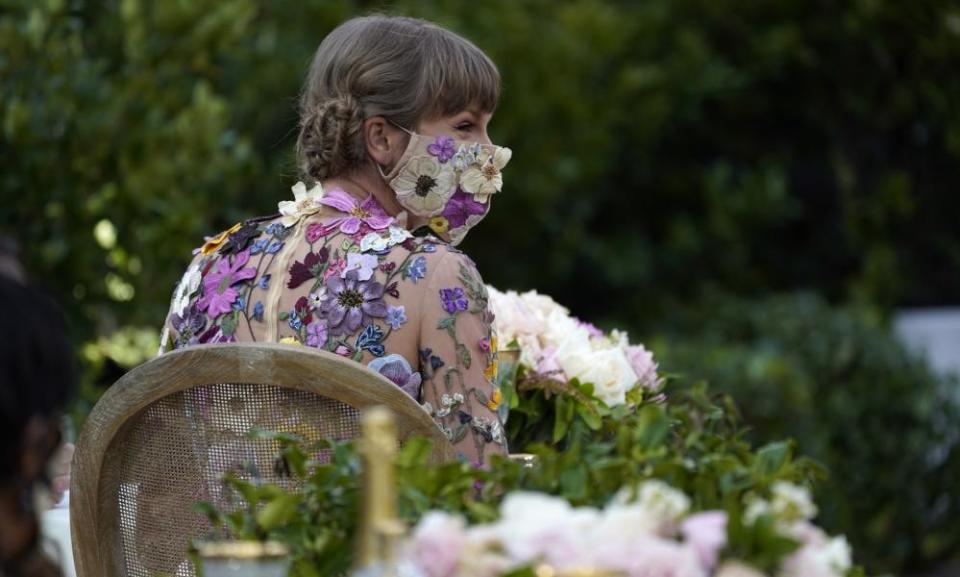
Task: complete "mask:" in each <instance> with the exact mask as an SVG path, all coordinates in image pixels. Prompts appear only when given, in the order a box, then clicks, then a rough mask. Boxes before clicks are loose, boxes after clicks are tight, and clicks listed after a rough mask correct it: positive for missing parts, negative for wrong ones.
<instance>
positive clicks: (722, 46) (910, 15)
mask: <svg viewBox="0 0 960 577" xmlns="http://www.w3.org/2000/svg"><path fill="white" fill-rule="evenodd" d="M370 11H386V12H388V13H399V14H407V15H413V16H419V17H423V18H427V19H430V20H434V21H437V22H439V23H441V24H443V25H446V26H448V27H450V28H452V29H454V30H456V31H458V32H460V33H462V34H464V35H466V36H467V37H469V38H471V39H472V40H473V41H474V42H476V43H477V44H478V45H479V46H480V47H481V48H483V49H484V50H486V51H487V52H488V53H489V54H490V55H491V56H492V57H493V59H494V60H495V61H497V62H498V63H499V65H500V67H501V70H502V73H503V77H504V91H503V101H502V104H501V107H500V109H499V110H498V112H497V114H496V116H495V118H494V122H493V124H492V126H491V133H492V136H493V139H494V141H495V142H497V143H499V144H503V145H507V146H510V147H511V148H513V150H514V159H513V161H512V162H511V165H510V167H509V169H508V171H507V173H506V188H505V191H504V193H503V194H502V195H499V196H498V197H497V203H496V208H495V210H494V212H493V213H492V215H491V216H490V217H489V218H488V219H487V220H486V221H484V224H483V225H482V226H481V227H479V228H478V229H477V230H476V231H475V232H472V233H471V236H470V237H469V239H468V240H467V241H466V242H465V243H464V246H463V248H464V249H465V250H466V252H468V254H470V255H472V256H474V258H475V260H476V261H477V262H478V264H479V266H480V270H481V271H482V273H483V274H484V276H485V279H486V280H487V281H488V282H490V283H492V284H494V285H496V286H498V287H500V288H514V289H531V288H535V289H537V290H539V291H541V292H545V293H547V294H550V295H552V296H554V297H555V298H556V299H557V300H559V301H560V302H561V303H563V304H565V305H567V306H569V307H570V308H571V309H572V310H573V311H574V313H575V314H577V315H578V316H580V317H582V318H584V319H588V320H591V321H593V322H595V323H597V324H599V325H601V326H603V327H605V328H612V327H622V328H626V329H629V330H630V331H631V334H632V336H633V338H634V340H640V341H643V342H646V343H647V344H648V346H651V347H652V348H653V349H654V351H655V352H656V354H657V356H658V359H659V360H660V362H661V367H662V369H663V370H664V371H666V372H668V373H674V374H680V375H682V376H683V377H684V378H686V379H690V380H698V379H706V380H708V381H709V382H710V385H711V387H712V388H713V389H714V390H717V391H725V392H730V393H732V394H733V395H734V397H735V398H736V399H737V401H738V403H739V405H740V407H741V410H742V411H743V413H744V415H745V417H746V419H747V422H749V423H750V424H751V425H752V429H751V430H750V431H748V432H747V434H748V435H749V436H750V437H752V438H754V439H756V440H757V441H762V440H771V439H774V438H779V437H782V436H792V437H793V438H795V439H796V442H797V448H798V450H799V451H800V452H803V453H805V454H808V455H810V456H813V457H815V458H816V459H818V460H820V461H821V462H822V463H824V464H825V465H826V466H827V467H828V468H829V470H830V472H831V477H830V480H829V481H827V482H826V483H823V484H822V485H821V487H820V489H819V494H818V496H817V497H818V502H820V503H821V504H822V509H821V516H820V522H821V523H822V524H823V526H824V527H825V528H826V529H827V530H828V532H830V533H845V534H847V536H848V537H849V538H850V540H851V541H852V543H853V545H854V548H855V553H856V557H857V561H858V562H860V563H862V564H864V565H865V566H866V567H867V568H868V569H869V570H871V571H872V572H874V573H884V572H889V573H898V574H931V573H932V572H934V571H937V570H940V571H944V570H945V569H943V568H944V567H947V566H948V565H949V564H950V562H951V557H953V556H955V555H956V554H957V551H960V444H958V443H960V408H958V401H957V399H958V396H960V393H958V390H960V389H958V387H960V385H958V383H957V381H956V379H955V378H953V377H951V376H949V375H946V374H943V373H939V372H935V371H933V370H931V368H930V367H929V365H928V363H927V362H926V361H925V360H924V358H922V357H921V356H919V355H918V354H916V353H914V352H910V351H908V350H907V349H906V348H905V347H904V346H903V345H902V344H901V343H900V342H899V341H898V340H897V339H896V338H895V337H894V336H893V333H892V331H891V321H892V319H893V318H894V314H895V312H896V311H897V310H899V309H901V308H904V307H922V306H944V305H957V304H960V234H958V226H957V223H958V216H960V201H958V184H960V169H958V161H960V74H958V72H960V68H958V67H960V5H958V4H957V3H956V2H955V1H954V0H910V1H909V2H905V1H902V0H846V1H836V0H777V1H776V2H771V1H769V0H637V1H635V2H627V1H614V0H563V1H561V0H556V1H552V0H484V1H482V2H476V1H475V2H462V1H454V0H433V1H414V0H409V1H403V0H401V1H396V2H391V3H389V4H384V3H381V2H361V1H353V2H351V1H334V0H328V1H321V0H164V1H150V0H112V1H108V0H103V1H93V0H28V1H21V2H9V1H4V2H2V3H0V82H2V95H0V98H2V99H0V120H2V125H0V130H2V138H0V167H2V168H0V195H2V202H0V232H2V233H3V234H7V235H10V236H13V237H15V238H16V239H18V240H19V241H20V243H21V245H22V249H23V256H24V260H25V262H26V264H27V267H28V269H29V271H30V272H31V273H32V275H33V276H34V278H36V279H37V280H38V281H39V282H41V283H42V284H44V285H45V286H46V287H47V288H48V289H49V290H50V291H52V292H53V293H55V294H56V295H57V297H58V298H59V300H60V302H61V303H63V304H64V306H65V308H66V309H67V310H68V312H69V314H70V316H71V318H72V323H73V331H74V339H75V342H76V344H77V347H78V352H79V353H80V354H79V356H80V362H81V363H82V365H83V374H84V378H83V383H82V398H81V401H80V402H79V403H78V405H77V407H76V409H75V412H76V414H77V416H78V418H82V415H83V414H84V412H85V411H86V410H88V409H89V407H90V406H91V404H92V403H93V402H95V401H96V398H97V396H98V395H99V393H100V392H101V391H102V389H103V387H104V386H106V385H108V384H109V383H111V382H112V381H113V380H114V379H115V378H116V377H117V376H119V375H120V374H122V373H123V372H124V371H125V370H126V369H127V368H129V367H131V366H134V365H136V364H138V363H140V362H142V361H143V360H145V359H147V358H149V357H151V356H152V355H153V354H155V351H156V345H157V337H158V332H159V326H160V324H161V322H162V319H163V317H164V315H165V312H166V309H167V304H168V299H169V297H170V295H171V293H172V290H173V288H174V285H175V283H176V281H177V280H178V279H179V277H180V275H181V274H182V271H183V269H184V267H185V266H186V264H187V263H188V261H189V258H190V251H191V249H192V248H193V247H196V246H198V245H199V244H201V243H202V241H203V236H204V235H205V234H206V235H210V234H214V233H216V232H219V231H220V230H223V229H224V228H226V227H228V226H230V225H232V224H233V223H234V222H237V221H239V220H242V219H244V218H249V217H251V216H255V215H260V214H267V213H271V212H274V211H275V210H276V203H277V202H278V201H279V200H283V199H286V198H287V197H289V196H290V192H289V187H290V186H291V185H292V184H293V183H294V182H295V181H296V170H295V166H294V162H293V156H292V151H293V141H294V137H295V127H296V122H297V117H296V99H297V95H298V93H299V89H300V85H301V82H302V78H303V76H304V74H305V71H306V68H307V66H308V64H309V61H310V58H311V56H312V53H313V51H314V49H315V48H316V46H317V44H318V43H319V42H320V40H321V39H322V38H323V36H324V35H325V33H326V32H327V31H329V30H330V29H332V28H333V27H334V26H336V24H337V23H339V22H341V21H343V20H344V19H347V18H349V17H351V16H354V15H360V14H364V13H367V12H370ZM0 314H2V313H0ZM2 338H15V335H4V336H3V337H2ZM938 568H939V569H938Z"/></svg>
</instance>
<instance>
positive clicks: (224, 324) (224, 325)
mask: <svg viewBox="0 0 960 577" xmlns="http://www.w3.org/2000/svg"><path fill="white" fill-rule="evenodd" d="M238 315H239V311H233V312H232V313H230V314H228V315H224V316H222V317H220V330H221V331H223V334H224V335H232V334H233V333H235V332H237V316H238Z"/></svg>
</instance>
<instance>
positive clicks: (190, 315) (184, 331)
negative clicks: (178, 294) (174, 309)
mask: <svg viewBox="0 0 960 577" xmlns="http://www.w3.org/2000/svg"><path fill="white" fill-rule="evenodd" d="M170 324H172V325H173V328H174V329H176V331H177V334H178V338H177V345H178V347H179V346H187V345H195V344H197V343H198V342H199V341H200V332H201V331H203V329H204V327H206V326H207V317H206V315H204V314H203V313H202V312H200V311H199V310H198V309H197V303H193V304H192V305H190V306H189V307H188V308H187V310H185V311H184V314H183V316H182V317H181V316H180V315H178V314H176V313H174V314H172V315H170Z"/></svg>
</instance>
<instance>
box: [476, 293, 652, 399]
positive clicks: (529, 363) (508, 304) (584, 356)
mask: <svg viewBox="0 0 960 577" xmlns="http://www.w3.org/2000/svg"><path fill="white" fill-rule="evenodd" d="M487 291H488V292H489V294H490V307H491V309H492V310H493V313H494V315H495V317H496V321H495V324H496V330H497V335H498V338H499V339H500V342H501V343H507V347H508V348H509V347H511V346H513V347H517V348H519V350H520V364H521V367H522V369H523V373H524V377H525V378H526V379H527V380H528V381H530V382H537V381H540V382H542V381H545V380H552V381H555V382H561V383H569V382H571V381H578V382H579V383H590V384H592V385H593V387H592V389H593V395H594V396H595V397H596V398H597V399H599V400H601V401H603V402H604V403H605V404H606V405H607V406H608V407H614V406H617V405H623V404H627V403H628V396H631V395H630V394H631V393H633V392H634V391H636V390H638V389H640V390H643V391H648V392H649V391H657V390H659V388H660V386H661V384H662V381H661V379H660V378H659V377H658V375H657V363H655V362H654V360H653V354H652V353H650V351H648V350H647V349H645V348H644V347H643V345H640V344H631V343H630V341H629V336H628V335H627V333H626V332H624V331H619V330H613V331H611V332H610V333H609V334H605V333H604V332H603V331H601V330H600V329H598V328H597V327H595V326H594V325H592V324H590V323H587V322H584V321H581V320H579V319H577V318H575V317H573V316H572V315H571V314H570V311H569V310H568V309H566V308H565V307H563V306H561V305H559V304H558V303H557V302H556V301H554V300H553V299H552V298H550V297H549V296H547V295H542V294H539V293H537V292H536V291H529V292H525V293H522V294H518V293H517V292H515V291H507V292H500V291H499V290H497V289H496V288H494V287H491V286H488V287H487ZM629 400H631V401H636V398H635V396H631V398H630V399H629Z"/></svg>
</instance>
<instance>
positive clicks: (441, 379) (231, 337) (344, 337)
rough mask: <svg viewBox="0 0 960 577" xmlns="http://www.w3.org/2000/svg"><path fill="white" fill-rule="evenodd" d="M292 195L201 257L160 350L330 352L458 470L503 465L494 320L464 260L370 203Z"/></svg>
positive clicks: (330, 195)
mask: <svg viewBox="0 0 960 577" xmlns="http://www.w3.org/2000/svg"><path fill="white" fill-rule="evenodd" d="M315 190H317V189H315ZM294 191H295V194H296V200H295V201H294V202H287V203H281V214H279V215H275V216H273V217H266V218H259V219H253V220H249V221H247V222H244V223H241V224H237V225H235V226H234V227H232V228H231V229H229V230H227V231H225V232H223V233H221V234H219V235H217V236H216V237H213V238H210V239H208V241H207V242H206V244H204V245H203V247H201V248H200V249H198V251H197V254H196V257H195V259H194V261H193V262H192V263H191V265H190V267H189V268H188V269H187V272H186V274H184V276H183V279H182V280H181V281H180V284H179V285H178V286H177V288H176V291H175V293H174V296H173V300H172V302H171V306H170V313H169V314H168V316H167V321H166V325H165V327H164V331H163V335H162V337H161V350H171V349H177V348H181V347H185V346H193V345H200V344H204V343H222V342H235V341H261V342H264V341H265V342H281V343H291V344H300V345H303V346H308V347H314V348H317V349H320V350H326V351H330V352H333V353H336V354H338V355H341V356H344V357H348V358H351V359H353V360H355V361H357V362H361V363H364V364H367V365H369V366H370V367H371V368H373V369H375V370H377V371H378V372H380V373H381V374H382V375H384V376H385V377H387V378H388V379H390V380H391V381H393V382H394V383H396V384H397V386H399V387H401V388H402V389H403V390H404V391H406V392H407V393H408V394H410V395H411V396H413V397H414V398H416V399H417V400H419V401H420V402H421V403H422V404H423V406H424V407H425V408H426V409H427V410H428V411H429V412H430V414H431V415H432V416H433V418H434V419H435V421H436V422H437V424H438V426H439V427H440V428H441V429H442V430H443V431H444V433H445V434H446V435H447V437H448V438H449V439H450V440H451V442H452V443H453V444H454V447H455V448H456V450H457V451H458V453H459V454H460V455H461V456H462V457H463V458H464V459H467V460H469V461H471V462H484V461H485V460H486V459H487V458H488V457H489V456H490V455H492V454H502V453H505V452H506V441H505V438H504V433H503V429H502V426H501V424H500V420H499V418H498V416H497V406H498V405H499V402H500V393H499V391H498V390H497V389H496V387H495V385H494V384H493V381H494V379H495V376H496V371H497V357H496V351H497V343H496V337H495V335H494V334H493V332H492V323H493V315H492V314H491V313H490V311H489V308H488V306H487V292H486V289H485V287H484V284H483V281H482V280H481V278H480V275H479V273H478V272H477V270H476V267H475V266H474V264H473V263H472V261H470V259H469V258H467V257H466V255H464V254H463V253H461V252H459V251H457V250H456V249H453V248H452V247H450V246H449V245H448V244H446V243H444V242H443V241H441V240H438V239H437V238H436V237H434V236H432V235H427V236H422V237H414V235H413V234H411V233H410V232H409V231H407V230H406V229H405V228H403V227H401V226H400V225H399V223H397V222H396V221H395V220H394V219H393V218H392V217H390V216H389V215H387V214H386V212H385V211H384V210H383V208H382V207H381V206H380V205H379V204H378V203H377V202H376V201H375V200H374V199H373V198H372V197H368V198H367V199H366V200H360V199H357V198H354V197H353V196H351V195H350V194H348V193H347V192H345V191H343V190H341V189H334V190H330V191H327V192H326V193H317V192H314V191H311V192H310V193H308V192H307V191H306V190H305V189H304V188H303V185H298V187H295V188H294ZM319 194H322V195H323V200H322V202H323V205H324V206H321V205H320V204H319V202H317V200H318V197H317V196H313V197H311V195H319Z"/></svg>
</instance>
